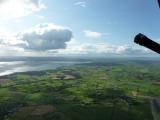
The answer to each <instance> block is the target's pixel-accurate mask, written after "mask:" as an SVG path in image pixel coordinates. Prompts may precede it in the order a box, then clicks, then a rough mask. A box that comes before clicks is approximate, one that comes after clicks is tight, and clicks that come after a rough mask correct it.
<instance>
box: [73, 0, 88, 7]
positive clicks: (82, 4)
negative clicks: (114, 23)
mask: <svg viewBox="0 0 160 120" xmlns="http://www.w3.org/2000/svg"><path fill="white" fill-rule="evenodd" d="M74 5H76V6H81V7H86V5H87V3H86V2H85V1H78V2H76V3H74Z"/></svg>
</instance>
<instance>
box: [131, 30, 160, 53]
mask: <svg viewBox="0 0 160 120" xmlns="http://www.w3.org/2000/svg"><path fill="white" fill-rule="evenodd" d="M134 42H135V43H137V44H139V45H142V46H144V47H147V48H149V49H151V50H153V51H155V52H157V53H159V54H160V44H158V43H156V42H154V41H153V40H151V39H149V38H148V37H146V36H145V35H143V34H141V33H139V34H138V35H136V37H135V38H134Z"/></svg>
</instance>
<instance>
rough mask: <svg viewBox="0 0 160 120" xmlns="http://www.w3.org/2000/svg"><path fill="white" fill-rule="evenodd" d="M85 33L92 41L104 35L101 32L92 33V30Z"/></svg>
mask: <svg viewBox="0 0 160 120" xmlns="http://www.w3.org/2000/svg"><path fill="white" fill-rule="evenodd" d="M83 32H84V35H85V36H86V37H88V38H91V39H97V38H100V37H102V33H100V32H95V31H90V30H85V31H83Z"/></svg>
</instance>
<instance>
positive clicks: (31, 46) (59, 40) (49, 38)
mask: <svg viewBox="0 0 160 120" xmlns="http://www.w3.org/2000/svg"><path fill="white" fill-rule="evenodd" d="M71 38H72V31H71V30H70V29H69V28H66V27H62V26H58V25H55V24H48V23H46V24H39V25H37V26H35V27H33V28H31V29H30V30H27V31H25V32H22V33H18V34H17V39H19V40H22V41H23V42H24V43H25V44H20V47H23V48H24V49H28V50H34V51H45V50H51V49H65V47H66V42H68V41H70V40H71Z"/></svg>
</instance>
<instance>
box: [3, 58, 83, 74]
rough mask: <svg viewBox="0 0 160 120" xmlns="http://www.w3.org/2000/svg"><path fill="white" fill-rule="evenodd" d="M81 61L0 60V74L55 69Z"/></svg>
mask: <svg viewBox="0 0 160 120" xmlns="http://www.w3.org/2000/svg"><path fill="white" fill-rule="evenodd" d="M78 63H84V62H81V61H58V60H54V61H53V60H40V61H37V60H29V61H28V60H23V61H0V76H4V75H9V74H13V73H17V72H27V71H41V70H49V69H56V68H58V67H62V66H70V65H74V64H78Z"/></svg>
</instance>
